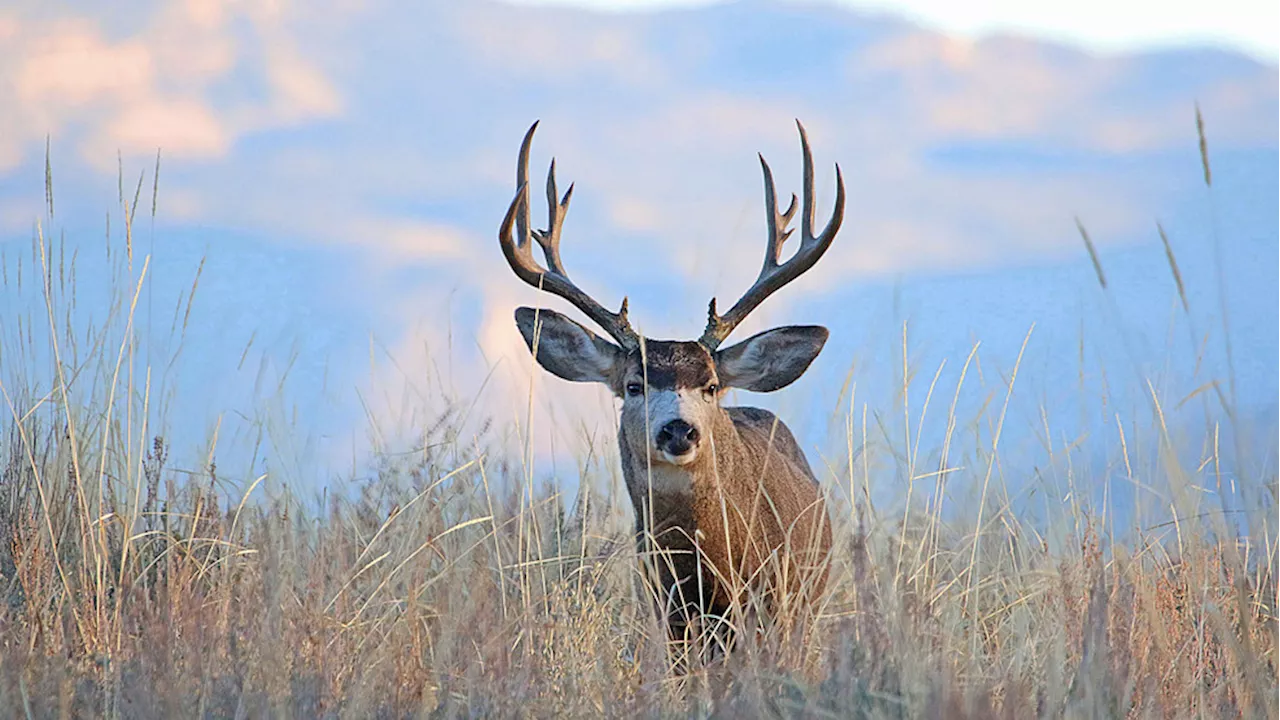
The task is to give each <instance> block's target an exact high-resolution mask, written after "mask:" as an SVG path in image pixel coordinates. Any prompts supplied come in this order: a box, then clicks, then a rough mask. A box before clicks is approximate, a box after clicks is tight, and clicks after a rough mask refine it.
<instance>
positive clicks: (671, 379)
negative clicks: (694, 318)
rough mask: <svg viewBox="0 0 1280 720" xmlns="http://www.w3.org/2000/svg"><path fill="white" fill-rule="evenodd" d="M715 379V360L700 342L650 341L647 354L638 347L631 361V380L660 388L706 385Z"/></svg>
mask: <svg viewBox="0 0 1280 720" xmlns="http://www.w3.org/2000/svg"><path fill="white" fill-rule="evenodd" d="M642 358H643V365H642V364H641V363H642ZM715 381H716V363H715V359H714V358H712V357H711V353H710V352H708V351H707V349H706V347H704V346H703V345H702V344H701V343H698V342H692V341H689V342H683V341H669V340H650V341H648V342H646V343H645V345H644V348H643V353H642V352H641V350H636V351H635V352H633V353H631V357H630V358H629V362H628V368H627V382H628V383H630V382H643V383H646V384H648V386H649V387H650V388H653V389H656V390H683V389H689V388H703V387H706V386H707V385H709V384H710V383H713V382H715Z"/></svg>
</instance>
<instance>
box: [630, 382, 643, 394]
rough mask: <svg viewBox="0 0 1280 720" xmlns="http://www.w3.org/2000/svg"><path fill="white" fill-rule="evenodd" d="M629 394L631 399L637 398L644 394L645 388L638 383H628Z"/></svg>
mask: <svg viewBox="0 0 1280 720" xmlns="http://www.w3.org/2000/svg"><path fill="white" fill-rule="evenodd" d="M627 394H628V395H630V396H631V397H637V396H640V395H643V394H644V386H643V385H641V384H640V383H638V382H633V383H627Z"/></svg>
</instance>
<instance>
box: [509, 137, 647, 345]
mask: <svg viewBox="0 0 1280 720" xmlns="http://www.w3.org/2000/svg"><path fill="white" fill-rule="evenodd" d="M537 128H538V123H537V122H535V123H533V125H531V126H530V127H529V131H528V132H526V133H525V136H524V142H522V143H521V144H520V156H519V159H518V161H517V163H516V195H515V197H514V198H512V200H511V204H510V205H509V206H508V207H507V213H506V215H505V216H504V217H503V219H502V226H501V227H500V228H499V229H498V242H499V244H500V245H501V246H502V254H503V255H504V256H506V258H507V263H508V264H509V265H511V270H512V271H513V272H515V274H516V277H519V278H520V279H521V280H523V281H525V282H526V283H528V284H530V285H532V286H533V287H536V288H538V289H540V290H545V291H547V292H549V293H551V294H552V295H558V296H559V297H562V298H564V299H565V300H568V301H569V302H570V303H571V304H572V305H573V306H574V307H576V308H578V309H579V310H581V311H582V312H583V313H584V314H585V315H586V316H587V317H588V318H590V319H591V320H592V321H593V322H595V323H596V324H597V325H599V326H600V327H601V328H602V329H603V330H604V331H605V332H607V333H608V334H609V335H610V336H611V337H613V339H614V340H616V341H617V342H618V344H619V345H621V346H622V347H623V348H625V349H628V350H631V349H634V348H636V347H638V346H639V344H640V339H639V336H638V335H637V334H636V332H635V331H634V330H633V329H632V328H631V323H630V322H629V321H628V320H627V300H626V298H623V300H622V307H621V308H620V309H619V310H618V312H616V313H614V312H609V311H608V310H606V309H604V307H603V306H602V305H600V303H598V302H596V301H595V300H594V299H592V298H591V296H589V295H587V294H586V293H585V292H583V291H582V290H581V289H580V288H579V287H578V286H577V285H576V284H574V282H573V281H572V280H570V279H569V275H568V273H566V272H565V270H564V264H563V263H562V262H561V260H560V230H561V227H562V226H563V225H564V218H565V215H566V214H567V213H568V211H569V200H570V198H572V196H573V185H572V184H570V185H569V189H568V190H567V191H565V194H564V197H563V198H562V199H560V200H559V201H558V202H557V199H556V196H557V194H558V191H557V189H556V165H555V160H552V161H551V167H550V169H549V170H548V172H547V216H548V217H547V223H548V224H547V229H546V230H531V229H530V225H531V224H532V220H531V217H530V211H529V147H530V145H531V144H532V142H533V132H534V130H536V129H537ZM513 229H514V230H515V231H516V236H515V237H513V236H512V233H511V231H512V230H513ZM534 240H536V241H537V243H538V246H539V247H541V248H542V255H543V258H544V259H545V261H546V266H545V267H544V266H543V265H541V264H539V263H538V261H537V259H535V258H534V256H533V242H532V241H534Z"/></svg>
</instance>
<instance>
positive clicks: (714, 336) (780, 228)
mask: <svg viewBox="0 0 1280 720" xmlns="http://www.w3.org/2000/svg"><path fill="white" fill-rule="evenodd" d="M796 127H797V128H799V129H800V147H801V149H802V150H803V151H804V214H803V215H801V217H800V234H801V238H800V249H799V250H797V251H796V254H795V256H793V257H792V258H791V259H790V260H788V261H786V262H785V263H782V264H781V265H780V264H778V260H779V259H780V258H781V257H782V246H783V244H784V243H786V241H787V238H788V237H790V236H791V232H792V231H791V230H790V229H788V228H787V225H788V224H790V222H791V218H792V217H793V216H794V215H795V212H796V196H795V193H792V194H791V203H790V204H789V205H788V206H787V209H786V210H784V211H782V212H778V194H777V191H776V190H775V189H774V185H773V171H772V170H770V169H769V163H767V162H765V159H764V155H760V167H761V168H763V169H764V202H765V211H766V213H767V215H768V222H769V243H768V245H767V246H766V247H765V253H764V267H762V268H760V275H759V276H758V277H757V278H756V281H755V284H754V285H752V286H751V287H750V288H749V289H748V290H747V292H746V294H744V295H743V296H742V297H741V298H740V299H739V300H738V302H736V303H734V304H733V307H731V308H729V312H727V313H725V314H724V315H718V314H716V300H715V298H712V299H711V304H710V306H709V307H708V308H707V329H706V330H705V331H703V333H702V338H701V339H700V340H699V342H701V343H702V344H703V345H704V346H705V347H706V348H707V349H708V350H712V351H714V350H715V349H716V348H718V347H719V346H720V343H722V342H724V339H725V338H727V337H729V334H730V333H732V332H733V329H734V328H736V327H737V326H738V324H739V323H741V322H742V321H743V319H744V318H746V317H747V315H749V314H750V313H751V311H752V310H754V309H756V306H758V305H759V304H760V303H762V302H764V300H765V298H767V297H769V296H770V295H772V294H773V293H774V292H776V291H777V290H778V289H779V288H781V287H782V286H784V285H786V284H787V283H789V282H791V281H792V280H795V279H796V278H798V277H800V275H801V274H803V273H804V272H805V271H806V270H808V269H809V268H811V267H813V265H814V263H816V262H818V258H820V257H822V254H823V253H825V252H826V251H827V248H829V247H831V241H832V240H835V237H836V233H837V232H838V231H839V230H840V223H841V222H843V221H844V178H843V177H841V175H840V164H839V163H836V203H835V208H834V209H833V210H832V212H831V219H830V220H829V221H828V222H827V226H826V227H825V228H824V229H823V230H822V233H821V234H820V235H817V236H814V234H813V213H814V207H813V156H812V154H810V152H809V138H808V137H807V136H806V135H805V132H804V125H801V124H800V121H799V120H797V121H796Z"/></svg>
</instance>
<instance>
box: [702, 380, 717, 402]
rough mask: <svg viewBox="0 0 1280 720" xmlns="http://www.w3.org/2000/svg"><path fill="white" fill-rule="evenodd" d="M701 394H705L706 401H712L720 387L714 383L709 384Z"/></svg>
mask: <svg viewBox="0 0 1280 720" xmlns="http://www.w3.org/2000/svg"><path fill="white" fill-rule="evenodd" d="M702 392H703V393H705V394H706V396H707V399H708V400H713V399H715V396H716V395H718V394H720V386H719V385H717V384H715V383H711V384H710V385H708V386H707V387H706V388H704V389H703V391H702Z"/></svg>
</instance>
